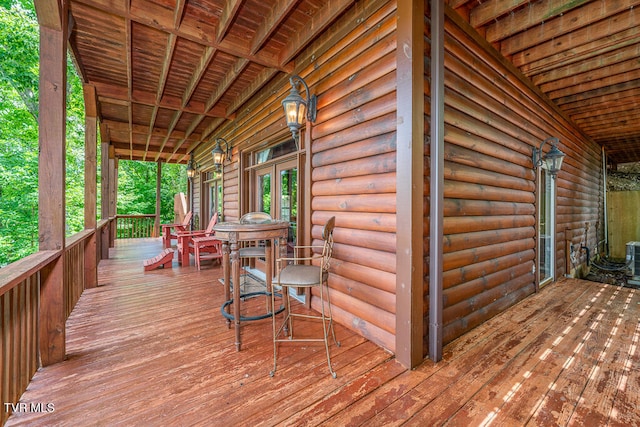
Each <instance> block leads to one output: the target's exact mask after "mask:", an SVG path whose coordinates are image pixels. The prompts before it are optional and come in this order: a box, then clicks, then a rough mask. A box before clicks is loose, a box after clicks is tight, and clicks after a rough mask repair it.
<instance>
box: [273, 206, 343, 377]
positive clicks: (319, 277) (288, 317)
mask: <svg viewBox="0 0 640 427" xmlns="http://www.w3.org/2000/svg"><path fill="white" fill-rule="evenodd" d="M334 226H335V217H331V218H330V219H329V220H328V221H327V223H326V224H325V226H324V229H323V231H322V238H323V239H324V245H322V246H296V247H295V249H296V250H297V249H303V248H320V249H322V253H321V254H316V255H313V256H311V257H295V258H279V259H278V260H277V262H278V266H279V267H281V268H279V269H278V276H277V282H275V283H274V286H275V287H279V288H280V289H281V290H282V300H283V304H284V313H285V314H284V319H283V321H282V323H281V324H280V326H277V325H276V323H277V322H276V314H277V313H276V310H273V312H274V313H273V315H272V316H271V318H272V324H273V370H272V371H271V372H270V375H271V376H272V377H273V376H274V375H275V372H276V368H277V359H278V358H277V356H278V343H285V342H310V341H318V342H320V341H322V342H324V346H325V350H326V352H327V364H328V365H329V372H330V373H331V376H332V377H333V378H336V377H337V376H338V375H337V374H336V372H335V371H334V370H333V367H332V366H331V355H330V353H329V339H328V338H329V334H331V336H332V337H333V341H334V343H335V344H336V346H338V347H339V346H340V342H338V340H337V339H336V334H335V331H334V330H333V317H332V313H331V299H330V298H329V284H328V283H327V279H328V277H329V263H330V260H331V255H332V252H333V228H334ZM312 260H315V261H316V264H317V265H309V264H302V262H305V261H312ZM285 264H286V265H285ZM290 287H297V288H307V289H309V291H310V290H311V288H314V287H316V288H317V287H319V288H320V307H321V308H320V315H310V314H303V313H292V312H291V302H290V298H289V288H290ZM325 287H326V291H325ZM275 296H276V293H275V290H274V291H273V292H271V302H272V307H275ZM325 296H326V303H325ZM308 297H309V298H311V292H309V293H308ZM325 305H326V308H325ZM294 318H305V319H317V320H320V321H322V330H323V336H322V337H321V338H295V337H294V331H293V323H294V322H293V319H294Z"/></svg>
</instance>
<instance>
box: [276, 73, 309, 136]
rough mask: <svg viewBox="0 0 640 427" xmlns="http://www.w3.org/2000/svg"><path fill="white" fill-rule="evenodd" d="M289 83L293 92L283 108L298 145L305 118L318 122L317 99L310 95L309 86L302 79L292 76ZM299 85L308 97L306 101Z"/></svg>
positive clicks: (283, 104) (283, 101)
mask: <svg viewBox="0 0 640 427" xmlns="http://www.w3.org/2000/svg"><path fill="white" fill-rule="evenodd" d="M289 83H291V92H289V95H288V96H287V97H286V98H285V99H283V100H282V106H283V107H284V115H285V118H286V119H287V126H288V127H289V129H290V130H291V134H292V135H293V139H294V140H295V142H296V145H297V144H298V142H299V140H300V133H299V132H300V128H301V127H302V121H303V120H304V119H305V118H306V119H307V121H309V122H311V123H313V122H315V121H316V103H317V97H316V96H315V95H309V86H307V83H306V82H305V81H304V80H303V79H302V78H301V77H299V76H291V78H290V79H289ZM299 85H302V86H303V87H304V90H305V92H306V95H307V99H306V100H305V99H303V98H302V96H300V92H299V91H298V86H299ZM305 112H306V114H305Z"/></svg>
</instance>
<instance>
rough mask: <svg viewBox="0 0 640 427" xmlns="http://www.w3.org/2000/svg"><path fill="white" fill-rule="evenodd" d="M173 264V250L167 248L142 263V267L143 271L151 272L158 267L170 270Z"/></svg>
mask: <svg viewBox="0 0 640 427" xmlns="http://www.w3.org/2000/svg"><path fill="white" fill-rule="evenodd" d="M172 263H173V249H171V248H167V249H165V250H163V251H162V252H160V254H159V255H156V256H154V257H153V258H150V259H146V260H144V262H143V263H142V265H144V271H151V270H155V269H156V268H159V267H160V266H162V267H164V268H171V267H172Z"/></svg>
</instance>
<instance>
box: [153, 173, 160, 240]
mask: <svg viewBox="0 0 640 427" xmlns="http://www.w3.org/2000/svg"><path fill="white" fill-rule="evenodd" d="M161 184H162V160H158V170H157V173H156V218H155V220H154V223H153V237H158V236H160V210H161V208H162V204H161V203H160V202H162V197H161V196H162V193H161V192H160V189H161Z"/></svg>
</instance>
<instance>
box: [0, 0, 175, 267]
mask: <svg viewBox="0 0 640 427" xmlns="http://www.w3.org/2000/svg"><path fill="white" fill-rule="evenodd" d="M38 83H39V33H38V21H37V17H36V14H35V11H34V8H33V1H31V0H0V266H2V265H6V264H8V263H10V262H13V261H15V260H17V259H20V258H22V257H24V256H26V255H29V254H31V253H33V252H36V251H37V250H38ZM66 123H67V127H66V135H67V141H66V144H67V147H66V153H67V155H66V163H67V164H66V233H67V235H71V234H74V233H76V232H78V231H80V230H82V229H83V228H84V126H85V118H84V99H83V91H82V82H81V80H80V78H79V77H78V75H77V73H76V71H75V69H74V67H73V64H72V61H71V60H68V61H67V122H66ZM99 143H100V142H98V144H99ZM97 151H98V155H99V154H100V150H97ZM128 163H131V165H130V166H129V165H128ZM99 165H100V160H99V159H98V167H99ZM120 165H121V167H120V176H119V183H120V184H121V186H120V188H119V189H118V197H119V200H118V213H122V214H136V213H140V214H143V213H147V214H148V213H155V176H156V164H155V163H136V162H121V163H120ZM98 175H100V171H98ZM97 179H98V181H99V180H100V176H98V177H97ZM98 188H100V186H98ZM185 188H186V177H185V167H184V166H178V165H163V181H162V204H161V206H162V208H161V215H162V220H163V221H166V222H171V221H172V220H173V194H175V193H176V192H179V191H184V189H185ZM98 203H100V201H99V200H98ZM97 212H98V215H100V209H97Z"/></svg>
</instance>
